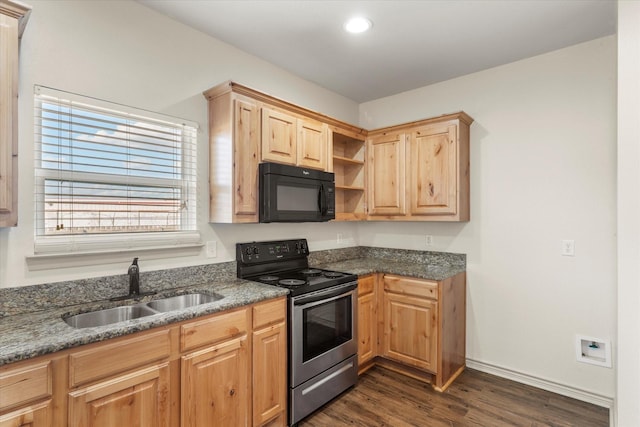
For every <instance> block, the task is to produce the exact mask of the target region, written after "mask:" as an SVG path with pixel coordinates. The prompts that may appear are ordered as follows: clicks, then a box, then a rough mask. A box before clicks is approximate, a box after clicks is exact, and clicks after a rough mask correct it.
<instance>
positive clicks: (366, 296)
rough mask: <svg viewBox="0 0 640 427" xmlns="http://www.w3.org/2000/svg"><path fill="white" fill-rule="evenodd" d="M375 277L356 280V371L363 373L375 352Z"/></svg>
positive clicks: (376, 335)
mask: <svg viewBox="0 0 640 427" xmlns="http://www.w3.org/2000/svg"><path fill="white" fill-rule="evenodd" d="M376 295H377V292H376V276H375V275H370V276H365V277H360V278H358V369H359V372H364V371H365V370H366V369H367V368H368V367H369V366H368V362H369V361H371V360H372V359H373V358H374V357H375V355H376V353H377V351H376V347H377V341H378V334H377V332H376V331H377V322H376V317H377V316H376V314H377V301H376Z"/></svg>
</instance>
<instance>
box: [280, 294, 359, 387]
mask: <svg viewBox="0 0 640 427" xmlns="http://www.w3.org/2000/svg"><path fill="white" fill-rule="evenodd" d="M356 289H357V282H349V283H346V284H342V285H337V286H334V287H331V288H328V289H323V290H321V291H317V292H313V293H308V294H303V295H299V296H297V297H293V298H291V299H290V307H289V308H290V310H291V317H290V333H291V335H290V339H291V341H290V343H291V344H290V348H291V353H290V364H291V384H290V386H291V387H292V388H293V387H296V386H298V385H300V384H302V383H303V382H305V381H307V380H309V379H310V378H313V377H314V376H316V375H318V374H320V373H322V372H324V371H326V370H327V369H329V368H331V367H332V366H334V365H336V364H337V363H339V362H342V361H343V360H345V359H346V358H348V357H350V356H353V355H354V354H356V353H357V351H358V341H357V331H358V325H357V321H358V320H357V318H358V317H357V313H356V310H357V307H356V306H357V294H356V292H357V291H356Z"/></svg>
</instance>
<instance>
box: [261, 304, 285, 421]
mask: <svg viewBox="0 0 640 427" xmlns="http://www.w3.org/2000/svg"><path fill="white" fill-rule="evenodd" d="M285 315H286V311H285V310H283V308H282V307H281V305H280V304H279V303H277V302H276V303H273V302H267V303H263V304H258V305H256V306H255V307H254V308H253V425H254V426H263V425H269V426H284V425H286V421H287V412H286V408H287V381H286V379H287V324H286V318H285Z"/></svg>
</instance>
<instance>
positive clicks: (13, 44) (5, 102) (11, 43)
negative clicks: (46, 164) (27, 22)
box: [0, 1, 30, 227]
mask: <svg viewBox="0 0 640 427" xmlns="http://www.w3.org/2000/svg"><path fill="white" fill-rule="evenodd" d="M29 9H30V7H29V6H26V5H24V4H21V3H14V2H6V1H4V2H2V3H0V70H2V73H0V227H14V226H16V225H17V223H18V204H17V202H18V37H19V35H20V21H19V20H20V19H22V18H23V17H24V15H25V14H27V12H28V11H29ZM23 24H24V23H23Z"/></svg>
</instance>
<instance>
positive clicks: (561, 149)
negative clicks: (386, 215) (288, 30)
mask: <svg viewBox="0 0 640 427" xmlns="http://www.w3.org/2000/svg"><path fill="white" fill-rule="evenodd" d="M459 110H464V111H466V112H467V113H468V114H470V115H471V116H472V117H473V118H474V119H475V122H474V123H473V125H472V127H471V221H470V222H469V223H466V224H465V223H462V224H447V223H386V222H373V223H366V224H358V235H359V243H360V244H361V245H364V246H390V247H396V248H405V249H423V250H424V249H433V250H441V251H450V252H462V253H466V254H468V256H467V271H468V274H467V280H468V295H467V297H468V299H467V304H468V306H467V357H468V358H469V359H471V360H473V361H474V362H476V363H477V364H478V365H480V366H484V367H485V368H487V369H489V368H491V367H498V368H500V369H503V370H507V371H511V372H515V373H520V374H525V376H529V377H531V378H534V379H542V380H544V381H547V382H548V383H550V384H551V383H556V384H561V385H562V386H563V387H564V386H567V387H569V388H575V389H576V390H577V391H578V392H585V393H587V394H593V395H594V396H595V397H596V398H598V397H603V398H604V399H603V400H604V401H609V402H610V398H612V397H613V396H614V393H615V370H614V369H609V368H603V367H599V366H594V365H588V364H584V363H578V362H577V361H576V350H575V339H576V338H575V336H576V334H580V335H586V336H592V337H596V338H602V339H605V340H611V341H612V343H613V350H614V355H615V354H616V340H615V338H616V238H615V233H616V38H615V37H614V36H610V37H605V38H601V39H597V40H594V41H591V42H587V43H583V44H579V45H576V46H572V47H569V48H565V49H562V50H558V51H555V52H551V53H548V54H544V55H540V56H537V57H533V58H529V59H526V60H522V61H518V62H515V63H511V64H507V65H504V66H501V67H496V68H493V69H490V70H486V71H481V72H478V73H474V74H471V75H467V76H464V77H460V78H457V79H454V80H450V81H446V82H442V83H439V84H434V85H430V86H426V87H423V88H420V89H416V90H413V91H409V92H405V93H401V94H398V95H395V96H391V97H387V98H383V99H379V100H375V101H371V102H367V103H364V104H361V105H360V125H361V126H363V127H365V128H368V129H374V128H379V127H384V126H387V125H391V124H397V123H403V122H408V121H412V120H418V119H421V118H425V117H432V116H437V115H440V114H444V113H450V112H455V111H459ZM425 235H432V236H434V246H432V247H427V246H426V245H425ZM564 239H572V240H575V257H566V256H561V241H562V240H564ZM614 366H615V364H614Z"/></svg>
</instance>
